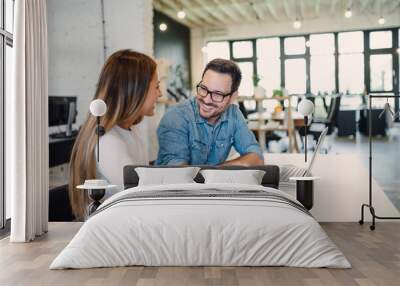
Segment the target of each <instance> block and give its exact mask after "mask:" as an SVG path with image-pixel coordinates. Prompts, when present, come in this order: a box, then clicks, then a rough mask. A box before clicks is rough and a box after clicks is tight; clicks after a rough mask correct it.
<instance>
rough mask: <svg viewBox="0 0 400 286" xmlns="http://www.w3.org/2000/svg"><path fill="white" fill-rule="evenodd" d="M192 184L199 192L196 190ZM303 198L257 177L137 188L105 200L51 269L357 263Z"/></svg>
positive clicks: (330, 265) (339, 266) (348, 265)
mask: <svg viewBox="0 0 400 286" xmlns="http://www.w3.org/2000/svg"><path fill="white" fill-rule="evenodd" d="M175 190H177V191H176V192H174V191H175ZM193 192H196V193H197V194H200V196H191V195H190V194H191V193H193ZM261 192H262V193H261ZM166 193H172V194H173V193H175V195H173V196H169V195H168V196H166V195H165V194H166ZM235 193H236V195H235ZM148 194H151V195H150V196H149V197H147V196H148ZM154 194H159V195H160V196H161V197H157V195H156V197H154ZM220 194H221V195H220ZM222 194H227V195H222ZM230 194H233V195H230ZM253 194H254V195H253ZM298 204H299V203H298V202H297V201H296V200H295V199H293V198H292V197H290V196H289V195H285V194H283V193H282V192H281V191H279V190H276V189H273V188H268V187H263V186H254V185H238V184H235V185H234V184H197V183H193V184H175V185H164V186H143V187H135V188H131V189H128V190H125V191H123V192H120V193H118V194H116V195H114V196H112V197H111V198H109V199H108V200H107V201H105V202H104V203H103V204H102V205H101V206H100V208H99V209H98V212H97V213H96V214H94V215H93V216H92V217H91V218H89V219H88V220H87V221H86V222H85V223H84V224H83V226H82V227H81V229H80V230H79V232H78V233H77V234H76V235H75V237H74V238H73V239H72V241H71V242H70V243H69V244H68V246H67V247H66V248H65V249H64V250H63V251H62V252H61V253H60V254H59V255H58V256H57V257H56V259H55V260H54V261H53V262H52V264H51V266H50V269H64V268H91V267H114V266H128V265H145V266H194V265H198V266H200V265H203V266H205V265H214V266H244V265H246V266H294V267H332V268H349V267H351V266H350V263H349V262H348V261H347V259H346V258H345V257H344V255H343V254H342V253H341V252H340V250H338V249H337V247H336V246H335V244H334V243H333V242H332V241H331V240H330V239H329V237H328V236H327V235H326V233H325V232H324V231H323V229H322V228H321V227H320V225H319V224H318V223H317V222H316V221H315V219H314V218H313V217H312V216H311V215H309V214H308V213H307V211H306V210H305V209H302V208H300V207H299V206H298Z"/></svg>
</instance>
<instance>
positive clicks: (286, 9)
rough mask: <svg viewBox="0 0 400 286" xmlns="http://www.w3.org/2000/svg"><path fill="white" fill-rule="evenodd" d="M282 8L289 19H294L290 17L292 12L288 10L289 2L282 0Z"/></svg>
mask: <svg viewBox="0 0 400 286" xmlns="http://www.w3.org/2000/svg"><path fill="white" fill-rule="evenodd" d="M283 9H284V10H285V14H286V16H287V17H288V18H289V20H290V21H292V20H294V19H293V17H292V13H291V12H290V7H289V3H288V2H287V0H283Z"/></svg>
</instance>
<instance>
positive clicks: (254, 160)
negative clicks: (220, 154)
mask: <svg viewBox="0 0 400 286" xmlns="http://www.w3.org/2000/svg"><path fill="white" fill-rule="evenodd" d="M236 114H237V117H236V122H235V123H236V128H235V134H234V137H233V138H234V142H233V146H234V147H235V149H236V151H237V152H238V153H239V154H240V157H239V158H236V159H234V160H230V161H226V162H224V163H223V165H243V166H255V165H263V164H264V158H263V154H262V151H261V148H260V145H259V144H258V142H257V140H256V138H255V136H254V134H253V132H251V131H250V130H249V128H248V127H247V124H246V121H245V119H244V117H243V115H242V113H241V112H240V110H239V109H237V110H236Z"/></svg>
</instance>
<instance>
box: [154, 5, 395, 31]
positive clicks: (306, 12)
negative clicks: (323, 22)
mask: <svg viewBox="0 0 400 286" xmlns="http://www.w3.org/2000/svg"><path fill="white" fill-rule="evenodd" d="M153 5H154V8H155V9H156V10H158V11H160V12H163V13H165V14H167V15H168V16H170V17H172V18H174V19H175V20H177V21H179V22H181V23H183V24H185V25H187V26H189V27H224V26H228V25H232V24H248V23H254V24H256V23H268V22H288V21H294V20H295V19H296V18H298V19H299V20H302V21H304V20H313V19H317V18H323V17H344V15H343V14H344V12H345V11H346V9H347V8H351V10H352V12H353V15H354V16H357V15H358V16H359V15H362V16H370V15H373V16H376V17H377V18H379V17H380V16H381V15H382V16H386V15H389V14H397V15H399V17H400V0H253V1H244V0H153ZM181 9H183V10H184V11H185V12H186V18H185V19H183V20H181V19H179V18H178V17H177V12H178V11H179V10H181Z"/></svg>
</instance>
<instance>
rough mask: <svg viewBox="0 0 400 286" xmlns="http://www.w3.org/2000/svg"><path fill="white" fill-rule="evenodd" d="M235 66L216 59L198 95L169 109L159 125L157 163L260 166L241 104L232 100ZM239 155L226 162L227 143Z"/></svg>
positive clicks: (236, 77)
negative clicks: (240, 107)
mask: <svg viewBox="0 0 400 286" xmlns="http://www.w3.org/2000/svg"><path fill="white" fill-rule="evenodd" d="M241 78H242V74H241V71H240V69H239V67H238V66H237V65H236V64H235V63H234V62H233V61H229V60H223V59H215V60H212V61H211V62H209V63H208V64H207V66H206V68H205V69H204V72H203V76H202V80H201V82H200V83H199V84H198V85H197V88H196V92H197V94H196V97H194V98H191V99H189V100H187V101H184V102H183V103H181V104H179V105H177V106H174V107H172V108H169V109H168V110H167V112H166V113H165V115H164V117H163V118H162V120H161V122H160V125H159V127H158V130H157V135H158V143H159V152H158V158H157V161H156V164H157V165H219V164H223V165H245V166H250V165H262V164H263V156H262V152H261V149H260V146H259V145H258V143H257V141H256V139H255V137H254V134H253V133H252V132H251V131H250V130H249V129H248V127H247V124H246V121H245V119H244V117H243V115H242V113H241V112H240V110H239V108H238V107H237V106H236V105H234V104H231V103H232V97H234V96H236V95H237V93H238V88H239V85H240V81H241ZM232 146H233V147H234V148H235V149H236V151H237V152H238V153H239V154H240V157H239V158H237V159H234V160H230V161H226V159H227V158H228V155H229V152H230V150H231V147H232Z"/></svg>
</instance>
